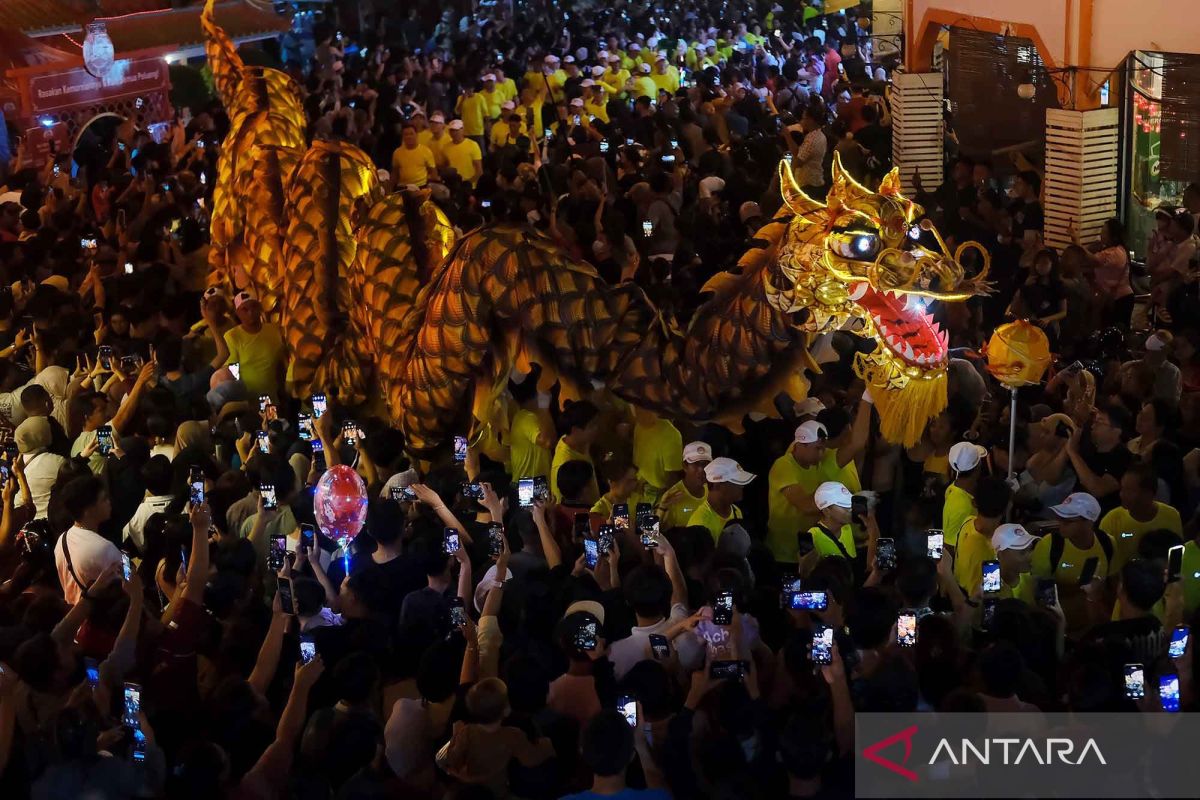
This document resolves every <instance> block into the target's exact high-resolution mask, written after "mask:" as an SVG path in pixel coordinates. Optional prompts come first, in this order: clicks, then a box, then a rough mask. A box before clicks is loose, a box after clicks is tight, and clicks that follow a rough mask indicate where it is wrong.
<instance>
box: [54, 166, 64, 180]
mask: <svg viewBox="0 0 1200 800" xmlns="http://www.w3.org/2000/svg"><path fill="white" fill-rule="evenodd" d="M60 172H62V168H61V167H59V166H58V164H55V165H54V177H56V178H57V177H58V174H59V173H60Z"/></svg>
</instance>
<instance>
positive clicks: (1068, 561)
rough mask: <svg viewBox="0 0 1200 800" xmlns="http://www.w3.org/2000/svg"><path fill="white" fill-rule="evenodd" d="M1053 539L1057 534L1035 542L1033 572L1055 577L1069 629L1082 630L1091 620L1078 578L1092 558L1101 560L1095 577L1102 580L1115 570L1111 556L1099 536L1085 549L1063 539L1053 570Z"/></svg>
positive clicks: (1073, 630)
mask: <svg viewBox="0 0 1200 800" xmlns="http://www.w3.org/2000/svg"><path fill="white" fill-rule="evenodd" d="M1054 538H1055V535H1054V534H1047V535H1045V536H1043V537H1042V538H1041V540H1040V541H1039V542H1038V543H1037V544H1036V545H1034V547H1033V569H1032V571H1033V574H1034V576H1036V577H1038V578H1054V582H1055V583H1057V584H1058V602H1059V605H1060V606H1061V607H1062V610H1063V614H1064V616H1066V618H1067V631H1068V632H1069V633H1079V632H1082V630H1083V629H1084V628H1086V627H1087V625H1088V623H1089V622H1090V617H1089V614H1088V609H1087V598H1086V597H1085V596H1084V593H1083V590H1082V589H1081V588H1080V587H1079V577H1080V575H1081V574H1082V573H1083V565H1084V563H1085V562H1086V561H1087V560H1088V559H1089V558H1093V557H1094V558H1096V559H1099V563H1097V565H1096V578H1098V579H1099V580H1101V581H1104V580H1107V579H1108V576H1109V575H1111V574H1113V572H1112V569H1111V568H1110V567H1109V563H1108V558H1107V557H1106V556H1105V555H1104V547H1103V546H1102V545H1101V544H1100V537H1099V536H1096V537H1095V538H1093V539H1092V544H1091V546H1090V547H1088V548H1087V549H1085V550H1081V549H1079V548H1078V547H1076V546H1075V545H1073V544H1071V542H1070V541H1069V540H1067V539H1066V538H1064V539H1063V552H1062V556H1061V557H1060V558H1059V560H1058V569H1057V570H1054V571H1053V572H1051V569H1050V548H1051V546H1052V544H1053V540H1054ZM1114 557H1115V553H1114Z"/></svg>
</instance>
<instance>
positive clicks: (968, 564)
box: [954, 517, 996, 597]
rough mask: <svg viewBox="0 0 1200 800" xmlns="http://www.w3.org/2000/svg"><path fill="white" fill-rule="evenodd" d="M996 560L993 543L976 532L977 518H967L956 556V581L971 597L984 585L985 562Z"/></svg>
mask: <svg viewBox="0 0 1200 800" xmlns="http://www.w3.org/2000/svg"><path fill="white" fill-rule="evenodd" d="M995 558H996V551H995V550H993V549H992V541H991V539H989V538H988V537H987V536H984V535H983V534H982V533H980V532H979V531H977V530H975V517H967V519H966V521H965V522H964V523H963V526H962V534H961V535H960V536H959V539H958V550H957V551H956V552H955V554H954V580H956V581H958V585H959V586H961V587H963V589H964V590H966V593H967V597H971V596H973V595H974V594H975V592H976V591H977V590H978V589H979V587H980V585H981V584H982V583H983V562H985V561H992V560H994V559H995Z"/></svg>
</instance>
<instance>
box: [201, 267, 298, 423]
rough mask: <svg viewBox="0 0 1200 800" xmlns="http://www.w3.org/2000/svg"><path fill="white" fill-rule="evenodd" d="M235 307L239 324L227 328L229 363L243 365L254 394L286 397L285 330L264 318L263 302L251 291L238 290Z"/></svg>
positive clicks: (276, 399) (275, 398) (243, 375)
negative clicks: (284, 395) (284, 378)
mask: <svg viewBox="0 0 1200 800" xmlns="http://www.w3.org/2000/svg"><path fill="white" fill-rule="evenodd" d="M233 308H234V313H235V314H236V315H237V318H238V323H239V324H238V325H235V326H234V327H232V328H230V329H229V330H227V331H225V345H226V347H227V348H228V349H229V356H228V357H227V358H226V359H225V364H226V366H228V365H229V364H239V365H241V371H240V374H241V381H242V383H243V384H244V385H245V387H246V391H247V392H248V393H249V394H250V396H251V397H259V396H261V395H264V394H265V395H267V396H269V397H270V398H271V400H272V401H273V402H276V403H278V402H280V400H282V398H283V386H284V381H283V377H284V371H285V369H286V367H287V351H286V349H285V347H284V344H283V332H282V331H281V330H280V329H279V326H278V325H276V324H275V323H273V322H267V321H266V320H264V319H263V313H262V305H261V304H260V303H259V302H258V298H257V297H255V296H254V295H253V294H252V293H250V292H247V291H241V292H238V293H237V294H236V295H235V296H234V298H233ZM218 335H219V334H218Z"/></svg>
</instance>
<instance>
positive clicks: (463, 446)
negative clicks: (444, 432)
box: [454, 436, 467, 464]
mask: <svg viewBox="0 0 1200 800" xmlns="http://www.w3.org/2000/svg"><path fill="white" fill-rule="evenodd" d="M454 460H455V461H457V462H458V463H460V464H461V463H463V462H464V461H466V460H467V437H465V436H455V437H454Z"/></svg>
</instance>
